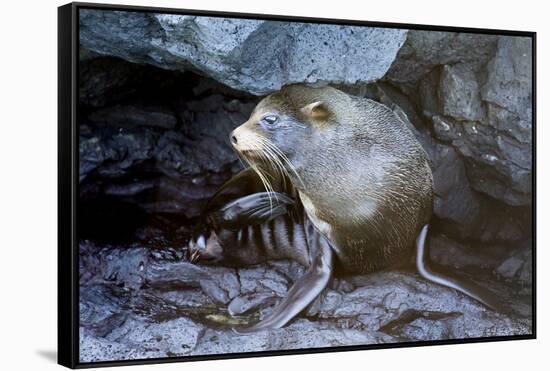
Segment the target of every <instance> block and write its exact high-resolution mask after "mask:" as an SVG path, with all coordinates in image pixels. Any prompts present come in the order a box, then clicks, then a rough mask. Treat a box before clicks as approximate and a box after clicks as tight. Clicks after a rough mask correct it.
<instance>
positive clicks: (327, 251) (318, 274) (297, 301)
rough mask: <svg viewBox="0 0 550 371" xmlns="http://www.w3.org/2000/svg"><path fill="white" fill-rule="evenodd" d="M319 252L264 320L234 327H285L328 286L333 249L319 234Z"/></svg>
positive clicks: (241, 329)
mask: <svg viewBox="0 0 550 371" xmlns="http://www.w3.org/2000/svg"><path fill="white" fill-rule="evenodd" d="M317 235H318V236H317V254H316V255H315V257H314V259H313V262H312V264H311V266H310V267H309V269H308V270H307V272H306V273H305V274H304V275H303V276H302V277H300V278H299V279H298V280H297V281H296V282H295V283H294V285H293V286H292V287H291V288H290V290H289V291H288V293H287V295H286V297H285V298H284V299H283V300H282V301H281V302H280V303H279V304H277V306H276V307H275V308H274V309H273V312H272V313H271V314H270V315H269V316H268V317H267V318H265V319H263V320H262V321H260V322H258V323H256V324H255V325H253V326H250V327H238V328H233V331H235V332H236V333H238V334H246V333H250V332H255V331H261V330H265V329H274V328H281V327H283V326H284V325H285V324H286V323H287V322H288V321H290V320H291V319H292V318H294V317H295V316H296V315H297V314H298V313H300V312H301V311H302V310H303V309H304V308H305V307H307V306H308V305H309V304H310V303H311V302H312V301H313V300H314V299H315V298H316V297H317V296H318V295H319V294H320V293H321V291H323V289H324V288H325V287H326V286H327V284H328V282H329V280H330V277H331V275H332V269H333V254H334V253H333V251H332V248H331V246H330V243H329V242H328V240H327V239H326V238H325V237H324V236H322V235H321V234H320V233H318V234H317Z"/></svg>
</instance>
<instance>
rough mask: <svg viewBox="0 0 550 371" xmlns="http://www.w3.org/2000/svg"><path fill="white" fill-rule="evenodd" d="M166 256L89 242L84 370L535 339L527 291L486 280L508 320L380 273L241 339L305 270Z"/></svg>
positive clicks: (83, 265) (337, 287) (404, 275)
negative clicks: (157, 360)
mask: <svg viewBox="0 0 550 371" xmlns="http://www.w3.org/2000/svg"><path fill="white" fill-rule="evenodd" d="M165 251H171V254H164V255H161V254H158V253H155V251H154V250H153V251H152V250H151V249H150V248H146V247H144V246H140V245H131V246H109V245H107V246H102V245H96V244H94V243H91V242H89V241H83V242H82V243H81V247H80V272H81V278H80V295H81V299H80V318H81V329H80V332H81V339H80V348H81V361H83V362H88V361H97V360H114V359H140V358H152V357H167V356H184V355H201V354H219V353H233V352H250V351H261V350H272V349H300V348H311V347H315V348H317V347H328V346H338V345H359V344H378V343H392V342H402V341H420V340H440V339H457V338H476V337H484V336H505V335H512V334H514V335H518V334H527V333H529V332H530V331H531V320H530V319H529V314H530V305H529V296H528V295H529V290H525V289H524V290H523V291H522V289H521V287H514V286H506V285H504V284H502V283H498V282H497V281H496V280H494V279H493V281H483V284H484V285H486V286H487V287H489V288H490V289H491V290H494V291H495V292H497V293H499V295H500V296H501V297H503V298H504V300H505V301H506V302H507V304H508V305H509V306H510V309H511V313H510V314H508V315H505V314H500V313H496V312H492V311H489V310H487V309H486V308H484V307H483V306H482V305H480V304H478V303H476V302H474V301H473V300H471V299H469V298H466V297H464V296H463V295H461V294H459V293H457V292H455V291H454V290H452V289H447V288H443V287H441V286H438V285H436V284H431V283H427V282H425V281H424V280H422V279H421V278H419V277H418V276H417V275H416V274H413V273H410V272H381V273H377V274H372V275H369V276H353V277H346V278H339V279H336V280H335V281H334V282H333V283H332V284H331V287H330V288H328V289H326V290H325V291H324V292H323V294H322V295H321V296H320V297H319V298H318V299H317V300H316V301H314V302H313V303H312V304H311V306H310V307H309V308H308V309H307V310H306V311H305V313H304V314H303V315H301V316H299V317H298V318H297V319H296V320H294V321H293V322H292V323H291V324H290V325H288V326H285V327H284V328H282V329H278V330H267V331H262V332H258V333H255V334H251V335H236V334H235V333H233V332H232V330H231V326H233V325H239V324H246V323H249V322H254V321H257V320H258V319H259V318H262V317H264V316H265V315H267V314H268V313H269V312H270V310H271V308H272V305H273V304H275V303H276V302H277V301H278V300H280V298H281V297H283V296H284V294H285V293H286V291H287V290H288V288H289V287H290V285H291V284H292V282H293V281H294V280H295V279H296V278H297V277H299V276H300V275H301V274H302V273H303V271H304V269H303V267H301V266H300V265H299V264H297V263H295V262H289V261H275V262H270V263H267V264H265V265H260V266H255V267H247V268H239V269H233V268H225V267H209V266H196V265H193V264H190V263H187V262H186V261H185V259H184V258H183V257H182V256H183V254H182V252H181V250H179V249H175V248H171V249H165ZM509 260H510V259H508V260H506V261H504V262H503V263H502V265H501V266H500V267H499V271H502V272H503V274H507V275H508V276H509V275H510V274H512V273H511V272H512V271H514V272H515V273H513V274H516V273H517V272H518V271H519V269H520V268H517V265H518V264H516V263H514V262H510V261H509ZM467 266H468V265H464V266H463V268H464V267H467ZM512 266H513V267H512ZM506 267H508V268H506ZM478 279H479V278H478ZM256 311H259V317H258V316H257V313H256Z"/></svg>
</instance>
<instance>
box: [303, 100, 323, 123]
mask: <svg viewBox="0 0 550 371" xmlns="http://www.w3.org/2000/svg"><path fill="white" fill-rule="evenodd" d="M300 111H301V112H302V113H303V114H304V115H306V116H309V117H311V118H314V119H324V118H326V117H327V116H328V114H329V111H328V107H327V105H326V104H325V102H323V101H320V100H319V101H317V102H313V103H310V104H308V105H306V106H303V107H302V108H301V109H300Z"/></svg>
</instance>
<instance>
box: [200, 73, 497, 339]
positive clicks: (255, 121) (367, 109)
mask: <svg viewBox="0 0 550 371" xmlns="http://www.w3.org/2000/svg"><path fill="white" fill-rule="evenodd" d="M230 141H231V143H232V145H233V147H234V148H235V150H236V151H237V153H238V154H239V155H240V156H241V157H242V158H243V159H244V160H246V162H248V163H249V164H250V167H251V169H248V170H245V172H243V173H242V174H240V175H238V176H237V177H236V178H235V179H233V180H231V181H230V182H229V183H228V184H226V185H225V186H223V187H222V189H221V190H220V191H219V192H218V194H217V195H216V196H215V197H214V198H213V200H214V201H213V202H211V204H210V206H209V207H207V212H206V214H207V215H209V217H206V219H207V220H209V221H208V222H207V223H205V224H206V225H209V227H208V228H207V229H208V232H206V233H203V234H200V235H199V237H198V239H194V240H193V242H192V243H191V245H192V246H191V248H192V250H194V251H196V252H197V253H198V254H199V255H201V257H202V258H204V257H206V258H209V257H210V258H212V257H214V258H215V260H220V259H223V260H225V259H228V260H230V259H235V258H237V259H236V260H237V261H239V257H240V261H242V262H245V263H251V264H253V263H254V262H255V261H256V260H257V259H256V260H255V259H254V258H252V257H253V256H261V255H262V254H260V255H258V254H256V255H254V254H252V253H250V252H249V251H248V250H251V251H252V250H256V251H257V250H258V249H260V250H261V249H262V248H265V249H264V251H265V250H270V249H271V250H273V248H272V247H273V246H278V245H281V246H282V245H284V246H285V248H283V249H281V251H283V252H282V253H281V254H279V257H291V258H294V259H298V260H300V258H299V257H296V256H293V255H300V256H301V260H302V262H303V263H305V264H304V265H306V266H309V268H308V271H307V273H306V275H305V276H304V277H302V278H301V279H299V280H297V281H296V282H295V283H294V285H293V287H292V288H291V289H290V290H289V293H288V295H287V296H286V297H285V299H284V300H283V301H282V302H281V303H279V304H278V305H277V306H276V307H275V309H274V311H273V313H272V314H271V315H269V316H268V317H267V318H266V319H264V320H262V321H260V322H259V323H257V324H255V325H253V326H252V327H250V328H245V329H242V328H241V329H238V331H239V332H248V331H256V330H261V329H266V328H278V327H282V326H284V325H285V324H286V323H287V322H288V321H289V320H290V319H292V317H293V316H295V315H296V314H297V313H299V312H300V311H301V310H302V309H304V308H305V307H306V306H307V305H308V304H309V303H310V302H311V301H313V299H314V298H315V297H316V296H317V295H318V294H319V293H320V292H321V291H322V290H323V289H324V287H325V286H326V285H327V283H328V282H329V279H330V277H331V275H332V272H333V271H334V268H335V266H336V264H337V265H338V266H339V267H340V268H341V269H342V270H343V271H345V272H347V273H360V274H365V273H370V272H375V271H377V270H381V269H388V268H393V267H398V266H401V265H403V263H405V262H406V261H407V260H408V259H409V257H410V256H411V254H412V253H413V252H414V248H415V246H416V252H417V254H416V267H417V269H418V272H419V273H420V274H421V275H422V276H423V277H424V278H426V279H428V280H430V281H433V282H437V283H439V284H442V285H445V286H449V287H453V288H455V289H457V290H459V291H461V292H463V293H465V294H467V295H469V296H471V297H473V298H475V299H477V300H479V301H480V302H482V303H484V304H485V305H487V306H489V307H494V300H493V298H489V295H488V293H484V294H480V292H482V289H481V288H479V287H477V286H475V285H473V284H469V285H464V284H462V283H461V282H460V281H458V280H457V279H454V278H451V277H449V276H446V275H444V274H442V273H441V272H437V271H436V270H434V269H430V268H429V267H428V265H427V263H426V248H425V243H426V235H427V232H428V225H429V221H430V218H431V215H432V204H433V179H432V172H431V169H430V166H429V160H428V156H427V154H426V152H425V151H424V149H423V148H422V146H421V145H420V143H419V142H418V141H417V139H416V138H415V136H414V134H413V133H412V132H411V131H410V130H409V129H408V127H407V126H406V125H405V123H404V122H403V121H401V120H400V119H399V118H398V117H397V116H396V115H395V114H394V113H393V111H391V110H390V109H389V108H388V107H386V106H384V105H382V104H380V103H377V102H375V101H372V100H369V99H364V98H359V97H354V96H351V95H348V94H346V93H344V92H342V91H340V90H337V89H335V88H332V87H323V88H312V87H308V86H305V85H299V84H297V85H289V86H285V87H283V88H282V89H281V90H280V91H278V92H276V93H273V94H271V95H269V96H267V97H266V98H264V99H263V100H261V101H260V102H259V103H258V105H257V106H256V107H255V109H254V110H253V112H252V114H251V116H250V118H249V119H248V121H246V122H245V123H244V124H242V125H241V126H239V127H238V128H236V129H235V130H234V131H233V132H232V133H231V136H230ZM251 170H252V171H251ZM262 186H263V187H262ZM262 188H263V189H262ZM277 226H278V227H277ZM255 228H256V230H255V232H254V229H255ZM277 228H278V229H277ZM290 228H292V232H291V231H290ZM299 229H302V230H303V231H307V233H306V232H304V233H303V234H302V237H301V238H298V239H296V240H295V241H294V242H293V243H291V242H290V241H291V238H288V239H287V242H286V243H279V242H275V243H274V242H273V241H279V240H280V237H281V236H287V237H288V236H293V235H294V233H296V232H295V231H296V230H299ZM245 230H246V232H244V231H245ZM220 231H221V233H220ZM228 231H229V232H228ZM227 233H229V234H227ZM304 252H307V254H306V255H307V256H306V258H304V255H303V254H304ZM272 253H273V252H271V253H265V254H263V256H264V257H265V256H266V255H273V254H272ZM275 255H276V254H275Z"/></svg>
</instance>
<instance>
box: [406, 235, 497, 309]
mask: <svg viewBox="0 0 550 371" xmlns="http://www.w3.org/2000/svg"><path fill="white" fill-rule="evenodd" d="M427 234H428V224H426V225H425V226H424V227H423V228H422V230H421V231H420V234H419V235H418V237H417V239H416V268H417V269H418V273H420V275H421V276H422V277H424V278H425V279H427V280H428V281H431V282H435V283H438V284H440V285H443V286H447V287H451V288H453V289H455V290H458V291H460V292H462V293H463V294H465V295H467V296H469V297H471V298H473V299H475V300H477V301H479V302H480V303H482V304H484V305H485V306H487V307H488V308H490V309H493V310H495V311H498V312H504V313H505V312H507V310H506V309H505V308H504V307H503V305H502V303H501V300H499V298H498V297H497V296H496V295H495V294H493V293H492V292H491V291H489V290H487V289H485V288H483V287H481V286H479V285H478V284H476V283H474V282H471V281H469V280H466V279H465V278H462V277H460V278H459V277H457V276H456V275H454V274H453V273H452V272H445V273H443V272H442V269H440V268H439V266H438V265H436V264H433V263H431V264H430V267H428V265H427V260H428V253H427V251H428V249H427V243H426V236H427Z"/></svg>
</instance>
